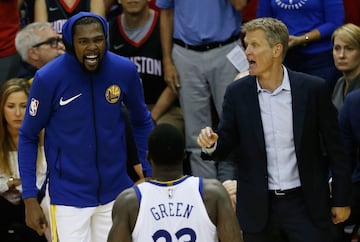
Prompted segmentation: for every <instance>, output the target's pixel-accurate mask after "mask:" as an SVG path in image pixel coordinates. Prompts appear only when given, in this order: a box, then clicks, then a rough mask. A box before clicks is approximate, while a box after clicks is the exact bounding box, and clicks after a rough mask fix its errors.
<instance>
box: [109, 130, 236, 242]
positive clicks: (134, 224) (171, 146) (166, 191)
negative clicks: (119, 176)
mask: <svg viewBox="0 0 360 242" xmlns="http://www.w3.org/2000/svg"><path fill="white" fill-rule="evenodd" d="M148 149H149V150H148V159H149V160H150V161H151V163H152V167H153V177H152V179H151V180H148V181H146V182H144V183H141V184H139V185H137V186H135V187H132V188H129V189H126V190H125V191H124V192H122V193H121V194H120V195H119V196H118V197H117V199H116V201H115V204H114V207H113V211H112V219H113V225H112V228H111V230H110V233H109V237H108V242H120V241H121V242H130V241H133V242H144V241H154V242H156V241H160V240H161V241H166V242H171V241H207V242H212V241H219V240H221V241H222V242H235V241H236V242H240V241H242V236H241V232H240V226H239V223H238V221H237V219H236V216H235V213H234V212H233V210H232V207H231V203H230V199H229V195H228V194H227V192H226V191H225V189H224V187H223V186H222V185H221V183H220V182H219V181H217V180H215V179H203V178H199V177H194V176H187V175H183V169H182V161H183V159H184V154H185V144H184V138H183V136H182V134H181V133H180V132H179V131H178V129H176V128H175V127H174V126H172V125H170V124H160V125H158V126H156V127H155V129H154V130H153V131H152V132H151V134H150V136H149V140H148Z"/></svg>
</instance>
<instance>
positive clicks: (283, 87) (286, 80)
mask: <svg viewBox="0 0 360 242" xmlns="http://www.w3.org/2000/svg"><path fill="white" fill-rule="evenodd" d="M282 67H283V70H284V77H283V80H282V82H281V85H280V86H279V87H278V88H276V90H274V91H273V94H275V93H278V92H280V91H282V90H284V91H291V87H290V79H289V74H288V70H287V69H286V67H285V66H284V65H282ZM256 86H257V92H258V93H260V92H268V91H267V90H266V89H263V88H261V86H260V84H259V80H258V78H257V77H256Z"/></svg>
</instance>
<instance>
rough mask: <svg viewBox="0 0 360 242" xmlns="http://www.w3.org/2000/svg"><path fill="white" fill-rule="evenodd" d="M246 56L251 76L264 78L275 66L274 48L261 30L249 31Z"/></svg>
mask: <svg viewBox="0 0 360 242" xmlns="http://www.w3.org/2000/svg"><path fill="white" fill-rule="evenodd" d="M244 41H245V46H246V49H245V54H246V57H247V60H248V62H249V74H250V75H253V76H262V75H264V74H266V73H268V72H270V71H271V67H272V65H273V64H274V62H273V57H274V47H270V45H269V43H268V41H267V39H266V35H265V32H264V31H263V30H261V29H255V30H251V31H248V32H247V33H246V35H245V38H244Z"/></svg>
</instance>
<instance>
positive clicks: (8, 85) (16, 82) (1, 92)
mask: <svg viewBox="0 0 360 242" xmlns="http://www.w3.org/2000/svg"><path fill="white" fill-rule="evenodd" d="M29 89H30V86H29V83H28V82H27V81H26V79H23V78H12V79H10V80H7V81H5V82H4V83H3V84H2V85H1V88H0V110H1V112H0V125H1V128H0V169H1V170H3V171H4V172H5V173H6V174H10V165H9V153H10V152H11V151H16V149H17V144H14V142H13V141H12V139H11V136H10V133H9V131H8V129H7V122H6V120H5V116H4V107H5V103H6V101H7V99H8V97H9V96H10V94H12V93H14V92H24V93H25V94H26V96H27V97H28V96H29Z"/></svg>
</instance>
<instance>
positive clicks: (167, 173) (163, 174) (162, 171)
mask: <svg viewBox="0 0 360 242" xmlns="http://www.w3.org/2000/svg"><path fill="white" fill-rule="evenodd" d="M183 176H184V172H183V170H182V168H179V167H172V168H169V167H166V168H160V167H156V168H155V167H154V168H153V172H152V180H156V181H172V180H177V179H180V178H182V177H183Z"/></svg>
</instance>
